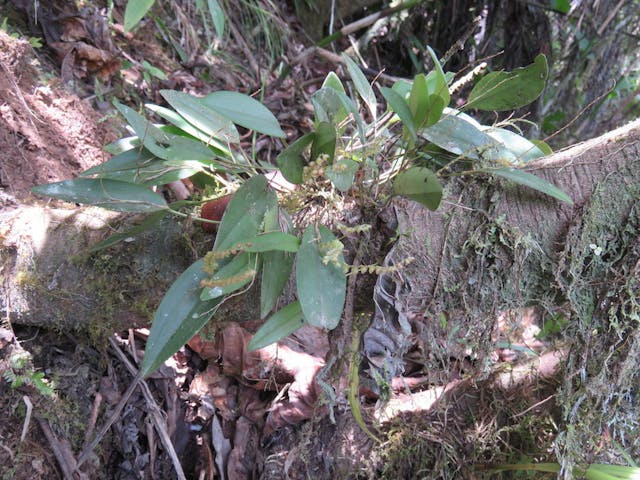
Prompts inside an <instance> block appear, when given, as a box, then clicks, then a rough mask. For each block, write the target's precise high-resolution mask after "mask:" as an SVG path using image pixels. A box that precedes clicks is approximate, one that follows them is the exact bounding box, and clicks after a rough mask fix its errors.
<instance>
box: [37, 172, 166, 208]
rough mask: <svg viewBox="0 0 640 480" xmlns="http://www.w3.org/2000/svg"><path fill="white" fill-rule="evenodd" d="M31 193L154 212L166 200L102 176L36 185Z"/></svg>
mask: <svg viewBox="0 0 640 480" xmlns="http://www.w3.org/2000/svg"><path fill="white" fill-rule="evenodd" d="M31 191H32V192H33V193H36V194H38V195H45V196H49V197H54V198H59V199H61V200H66V201H67V202H75V203H85V204H88V205H95V206H97V207H102V208H106V209H109V210H117V211H120V212H153V211H156V210H165V209H167V202H166V201H165V199H164V198H163V197H162V195H159V194H157V193H154V192H152V191H151V190H149V189H148V188H145V187H143V186H140V185H135V184H133V183H127V182H120V181H118V180H109V179H102V178H76V179H74V180H65V181H63V182H57V183H49V184H47V185H38V186H36V187H33V188H32V189H31Z"/></svg>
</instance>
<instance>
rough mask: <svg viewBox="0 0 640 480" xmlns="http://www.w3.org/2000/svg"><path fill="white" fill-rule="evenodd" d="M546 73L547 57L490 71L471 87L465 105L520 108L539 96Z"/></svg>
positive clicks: (482, 107)
mask: <svg viewBox="0 0 640 480" xmlns="http://www.w3.org/2000/svg"><path fill="white" fill-rule="evenodd" d="M548 75H549V67H548V65H547V57H545V56H544V55H543V54H540V55H538V56H537V57H536V58H535V60H534V62H533V63H532V64H531V65H529V66H527V67H522V68H516V69H515V70H513V71H511V72H490V73H488V74H486V75H485V76H484V77H482V79H481V80H480V81H479V82H478V83H477V84H476V86H475V87H473V90H471V93H470V94H469V101H468V103H467V105H466V108H477V109H479V110H495V111H502V110H513V109H514V108H520V107H524V106H525V105H528V104H530V103H531V102H533V101H534V100H535V99H536V98H538V97H539V96H540V94H541V93H542V90H543V89H544V85H545V82H546V80H547V77H548Z"/></svg>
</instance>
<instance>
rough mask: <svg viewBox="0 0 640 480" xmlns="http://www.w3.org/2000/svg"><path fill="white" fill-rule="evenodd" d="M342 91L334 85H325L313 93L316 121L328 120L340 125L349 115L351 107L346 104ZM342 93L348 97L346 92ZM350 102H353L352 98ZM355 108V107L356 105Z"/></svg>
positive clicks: (312, 99)
mask: <svg viewBox="0 0 640 480" xmlns="http://www.w3.org/2000/svg"><path fill="white" fill-rule="evenodd" d="M343 88H344V87H343ZM340 93H342V92H340V91H339V90H338V89H335V88H333V87H323V88H320V89H319V90H316V91H315V92H314V93H313V95H311V103H312V104H313V110H314V111H315V114H316V123H320V122H328V123H331V124H333V125H335V126H338V125H339V124H340V123H342V121H343V120H344V119H345V118H347V117H348V116H349V108H348V106H347V105H345V102H344V101H343V99H342V98H341V96H340ZM342 94H343V95H344V96H345V97H346V98H347V99H348V97H347V96H346V95H345V94H344V93H342ZM349 103H351V100H349ZM353 108H354V109H355V106H354V107H353Z"/></svg>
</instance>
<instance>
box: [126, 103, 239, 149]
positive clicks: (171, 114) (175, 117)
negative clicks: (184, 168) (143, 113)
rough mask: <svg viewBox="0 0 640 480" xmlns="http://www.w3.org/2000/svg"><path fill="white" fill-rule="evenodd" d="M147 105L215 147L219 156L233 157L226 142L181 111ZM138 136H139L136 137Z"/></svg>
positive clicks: (156, 112) (181, 128)
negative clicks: (181, 113)
mask: <svg viewBox="0 0 640 480" xmlns="http://www.w3.org/2000/svg"><path fill="white" fill-rule="evenodd" d="M145 107H146V108H147V109H148V110H151V111H152V112H153V113H155V114H156V115H158V116H159V117H161V118H164V119H165V120H167V121H169V122H171V123H172V124H173V125H175V126H176V127H178V128H179V129H180V130H182V132H184V134H187V135H190V136H192V137H194V138H195V139H197V140H200V141H201V142H202V143H204V144H206V145H207V146H209V147H210V148H212V147H213V148H214V149H215V150H214V151H215V153H216V154H218V156H220V157H222V158H224V159H228V158H230V157H231V151H230V150H229V147H228V146H227V144H226V143H223V142H221V141H220V140H218V139H217V138H215V137H213V136H211V135H207V134H206V133H204V132H203V131H202V130H200V129H198V128H196V127H194V126H193V125H192V124H191V123H189V122H188V121H187V120H186V119H185V118H184V117H183V116H182V115H180V114H179V113H177V112H175V111H173V110H171V109H169V108H165V107H161V106H159V105H154V104H151V103H147V104H145ZM134 138H137V137H134Z"/></svg>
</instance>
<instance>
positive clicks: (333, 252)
mask: <svg viewBox="0 0 640 480" xmlns="http://www.w3.org/2000/svg"><path fill="white" fill-rule="evenodd" d="M343 249H344V245H342V242H341V241H340V240H338V239H335V240H332V241H330V242H325V243H321V244H320V245H319V246H318V251H319V252H320V254H321V255H322V264H323V265H329V264H331V265H334V266H335V267H338V268H345V265H346V264H345V263H344V260H343V259H342V258H341V257H342V250H343Z"/></svg>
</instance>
